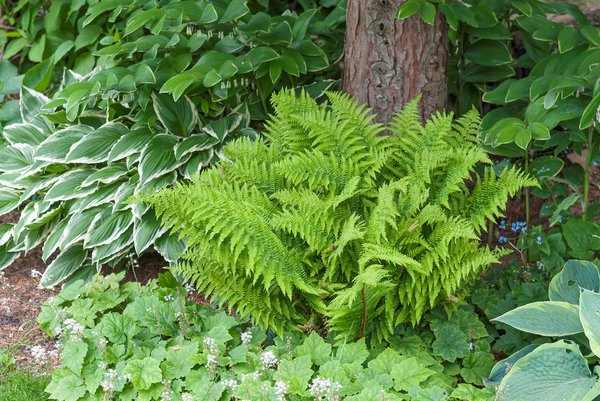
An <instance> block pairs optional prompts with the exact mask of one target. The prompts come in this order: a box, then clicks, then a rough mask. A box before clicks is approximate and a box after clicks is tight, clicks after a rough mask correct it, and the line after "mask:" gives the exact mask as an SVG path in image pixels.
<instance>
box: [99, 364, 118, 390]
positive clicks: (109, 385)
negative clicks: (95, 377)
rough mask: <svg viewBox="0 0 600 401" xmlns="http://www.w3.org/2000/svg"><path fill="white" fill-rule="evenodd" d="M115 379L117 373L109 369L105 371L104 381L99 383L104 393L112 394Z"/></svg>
mask: <svg viewBox="0 0 600 401" xmlns="http://www.w3.org/2000/svg"><path fill="white" fill-rule="evenodd" d="M116 379H117V371H116V370H114V369H109V370H107V371H106V375H105V376H104V380H102V381H101V382H100V386H101V387H102V389H103V390H104V391H105V392H106V393H112V392H113V391H114V389H115V380H116Z"/></svg>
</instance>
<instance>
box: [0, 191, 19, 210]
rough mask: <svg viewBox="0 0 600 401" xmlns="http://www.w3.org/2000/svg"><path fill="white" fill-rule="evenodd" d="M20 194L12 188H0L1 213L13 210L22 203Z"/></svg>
mask: <svg viewBox="0 0 600 401" xmlns="http://www.w3.org/2000/svg"><path fill="white" fill-rule="evenodd" d="M20 198H21V197H20V196H19V194H18V193H17V192H16V191H14V190H10V189H0V215H3V214H6V213H8V212H11V211H13V210H15V209H16V208H18V207H19V205H20Z"/></svg>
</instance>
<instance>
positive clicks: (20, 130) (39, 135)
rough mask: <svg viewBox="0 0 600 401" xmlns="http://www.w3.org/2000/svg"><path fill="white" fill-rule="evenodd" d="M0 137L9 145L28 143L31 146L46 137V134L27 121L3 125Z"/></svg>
mask: <svg viewBox="0 0 600 401" xmlns="http://www.w3.org/2000/svg"><path fill="white" fill-rule="evenodd" d="M2 137H3V138H4V139H6V140H7V141H8V142H9V143H10V144H11V145H30V146H33V147H35V146H37V145H39V144H40V143H42V141H43V140H44V139H46V135H45V134H44V132H43V131H42V130H41V129H39V128H38V127H36V126H35V125H33V124H29V123H22V124H12V125H9V126H6V127H4V129H3V132H2Z"/></svg>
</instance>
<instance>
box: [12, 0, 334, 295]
mask: <svg viewBox="0 0 600 401" xmlns="http://www.w3.org/2000/svg"><path fill="white" fill-rule="evenodd" d="M77 4H79V3H77ZM111 11H112V13H111ZM107 19H108V21H111V20H113V19H117V21H116V22H115V25H114V26H112V27H110V28H108V27H107V22H106V20H107ZM78 21H79V22H78V23H80V24H82V25H83V26H85V27H92V26H96V25H93V24H95V23H96V22H98V21H99V22H98V24H99V25H98V26H96V29H95V32H96V31H98V32H104V30H105V29H109V30H110V32H111V34H110V35H107V36H103V37H102V38H101V39H100V44H101V46H100V45H96V44H95V42H94V44H93V45H91V48H90V53H89V55H90V57H91V60H92V61H91V63H92V67H94V68H93V70H92V69H91V68H90V70H91V71H90V72H88V73H86V74H83V75H82V74H79V73H76V72H73V71H66V72H65V74H64V79H63V82H62V83H61V86H60V90H58V92H56V93H55V94H54V96H53V97H52V98H51V99H48V98H46V97H45V96H44V95H43V94H41V93H38V92H37V91H43V90H45V89H46V88H47V87H48V85H49V83H50V81H51V80H50V77H51V71H52V69H53V68H54V64H53V62H54V58H53V57H49V58H47V59H45V60H44V61H43V62H42V63H40V64H38V65H36V66H35V67H34V68H32V69H31V70H30V71H29V72H28V73H27V74H33V75H32V76H34V78H35V79H34V78H32V79H31V80H28V79H27V76H28V75H27V74H26V76H25V81H24V83H25V85H26V87H24V88H23V90H22V93H21V99H20V114H21V117H22V120H23V121H24V122H23V123H19V124H12V125H9V126H7V127H5V128H4V130H3V132H2V138H1V139H0V182H1V183H2V184H3V186H6V188H4V189H0V214H5V213H8V212H10V211H13V210H16V209H21V218H20V220H19V222H18V223H17V224H15V225H12V224H4V225H1V226H0V269H2V268H3V267H6V266H7V265H8V264H10V263H11V262H12V261H13V260H14V259H15V258H16V257H18V255H19V254H20V253H21V252H28V251H29V250H31V249H32V248H33V247H35V246H36V245H38V244H41V243H42V242H43V243H44V250H43V259H44V260H48V259H49V258H50V257H51V255H53V254H54V252H55V251H57V250H59V254H58V256H57V257H56V258H55V259H54V260H53V261H52V263H51V264H50V266H49V268H48V270H47V271H46V273H45V275H44V277H43V278H42V285H44V286H52V285H54V284H56V283H59V282H61V281H62V280H64V279H66V278H68V277H71V276H72V275H73V274H76V275H75V277H74V279H77V278H81V277H90V276H91V275H93V274H94V273H95V272H96V271H98V270H99V269H100V268H101V266H103V265H110V266H114V265H116V264H121V263H124V261H126V260H127V255H129V254H130V253H132V252H133V251H135V253H137V254H141V253H143V252H146V251H151V250H156V251H158V252H160V253H161V254H162V255H163V256H164V257H165V258H166V259H167V260H168V261H174V260H175V259H177V257H178V255H179V253H180V252H181V251H182V250H183V247H184V245H183V243H182V242H181V241H178V240H177V239H176V238H174V237H172V236H169V235H164V231H163V230H161V229H160V227H159V225H158V222H157V220H156V217H155V216H154V212H153V211H151V210H148V207H144V206H142V205H136V206H132V205H129V204H126V203H125V202H124V201H125V200H126V199H127V198H128V197H129V196H131V195H136V194H140V193H143V192H146V191H152V190H158V189H160V188H162V187H165V186H169V185H171V184H173V183H174V182H175V181H176V180H177V179H182V178H190V177H191V176H193V175H194V174H197V173H198V172H199V171H200V170H201V169H202V168H204V167H205V166H207V165H210V164H211V163H212V162H214V161H215V160H217V159H218V153H219V151H220V149H221V147H222V145H223V143H224V142H225V141H227V140H229V139H231V138H233V137H235V136H237V135H240V134H242V135H243V134H250V135H252V133H253V131H252V130H248V129H247V128H246V127H247V126H248V124H249V122H250V120H251V119H261V118H263V116H264V115H265V113H266V110H263V106H264V101H263V100H264V98H266V97H268V96H269V94H270V93H271V91H273V88H275V87H276V86H287V85H292V86H300V85H302V84H303V83H304V82H306V81H307V80H309V79H310V80H311V82H312V81H315V80H316V79H317V78H316V75H315V73H316V72H317V71H320V70H323V69H325V68H326V67H328V65H329V61H328V57H327V55H326V53H325V52H324V50H323V49H322V48H321V47H320V46H319V45H322V46H323V47H327V43H328V40H332V39H335V38H336V37H337V36H336V35H338V33H339V32H336V31H335V27H336V24H337V23H338V22H337V21H334V22H330V23H331V25H326V23H325V22H324V21H323V16H322V15H320V14H319V15H317V13H316V11H315V10H309V11H306V12H304V13H302V14H301V15H298V14H295V13H286V14H284V15H280V16H269V15H267V14H266V13H264V12H257V13H255V14H251V13H250V11H249V9H248V7H247V6H246V3H245V2H244V1H232V2H223V1H216V0H214V1H200V2H179V1H164V2H161V3H160V6H159V7H155V4H154V3H151V2H137V1H124V2H119V5H118V6H117V5H116V4H115V3H113V2H106V1H100V2H96V3H94V4H92V5H90V6H89V7H88V8H86V11H85V13H84V15H83V17H81V19H79V20H78ZM109 25H110V24H109ZM98 32H97V33H98ZM321 33H323V35H321ZM98 35H100V33H98ZM313 36H315V37H316V39H315V41H316V43H318V44H319V45H318V44H316V43H315V42H313V40H312V37H313ZM99 37H100V36H97V35H95V36H94V38H96V39H98V38H99ZM78 38H79V36H78ZM86 54H87V53H86ZM36 71H37V72H36ZM333 83H334V82H333V81H327V82H323V81H322V82H316V83H315V84H314V85H313V86H312V90H313V93H314V94H315V96H317V95H318V94H319V93H320V91H321V89H323V88H325V87H328V86H329V85H332V84H333ZM31 88H33V89H31ZM34 89H35V90H34ZM36 90H37V91H36Z"/></svg>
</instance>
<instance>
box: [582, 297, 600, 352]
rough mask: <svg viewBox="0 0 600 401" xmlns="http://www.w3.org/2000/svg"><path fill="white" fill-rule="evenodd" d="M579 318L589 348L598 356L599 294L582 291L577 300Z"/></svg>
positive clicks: (599, 338) (599, 327) (599, 329)
mask: <svg viewBox="0 0 600 401" xmlns="http://www.w3.org/2000/svg"><path fill="white" fill-rule="evenodd" d="M579 317H580V319H581V324H582V325H583V331H584V333H585V335H586V337H587V338H588V340H589V341H590V348H591V349H592V351H593V352H594V354H596V356H600V294H598V293H597V292H592V291H588V290H583V292H582V293H581V298H580V299H579Z"/></svg>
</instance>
